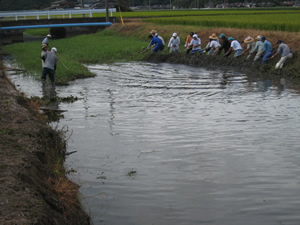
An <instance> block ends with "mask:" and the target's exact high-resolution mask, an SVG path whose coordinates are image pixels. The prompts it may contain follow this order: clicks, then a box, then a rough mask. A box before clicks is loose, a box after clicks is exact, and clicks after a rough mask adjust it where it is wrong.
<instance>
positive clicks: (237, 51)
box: [147, 30, 293, 69]
mask: <svg viewBox="0 0 300 225" xmlns="http://www.w3.org/2000/svg"><path fill="white" fill-rule="evenodd" d="M148 37H149V39H150V40H151V41H150V44H149V46H148V47H147V49H150V48H152V51H153V53H157V52H158V51H163V50H164V48H165V42H164V40H163V38H162V37H161V36H160V35H159V34H158V33H157V31H156V30H152V31H151V32H150V35H149V36H148ZM244 43H245V44H246V45H247V46H246V49H243V48H242V46H241V44H240V43H239V42H238V41H237V40H236V39H235V38H233V37H229V38H227V37H226V35H225V34H224V33H222V34H221V35H220V36H219V37H218V36H217V35H216V34H212V35H210V36H209V40H208V44H207V45H206V47H205V48H204V49H202V48H201V39H200V37H199V36H198V34H196V33H194V32H191V33H190V34H189V35H188V36H187V38H186V41H185V44H184V47H185V48H186V49H185V53H186V54H195V53H196V52H199V53H200V54H202V53H207V55H213V56H216V55H220V54H221V52H222V51H224V57H228V56H229V55H230V54H232V53H234V57H240V56H243V55H246V54H248V56H247V59H248V60H251V59H252V58H253V60H254V61H258V60H260V59H261V60H262V63H267V61H268V60H271V59H273V58H275V57H276V56H277V55H281V58H280V60H279V61H278V63H277V64H276V66H275V68H276V69H279V68H282V67H283V65H284V63H285V61H286V60H287V59H288V58H292V57H293V53H292V52H291V50H290V48H289V47H288V45H287V44H285V43H283V42H282V41H281V40H278V41H277V42H276V43H275V45H276V47H277V52H276V53H275V54H274V55H273V48H272V44H271V42H270V41H268V40H267V39H266V37H265V36H261V35H258V36H257V37H256V41H255V40H254V38H252V37H251V36H248V37H246V38H245V40H244ZM179 45H180V38H179V37H178V35H177V33H173V35H172V37H171V38H170V41H169V43H168V45H167V48H168V49H170V52H180V48H179Z"/></svg>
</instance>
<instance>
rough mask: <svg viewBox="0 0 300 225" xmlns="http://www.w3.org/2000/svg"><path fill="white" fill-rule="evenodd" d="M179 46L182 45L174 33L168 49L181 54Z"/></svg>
mask: <svg viewBox="0 0 300 225" xmlns="http://www.w3.org/2000/svg"><path fill="white" fill-rule="evenodd" d="M179 44H180V38H179V37H178V36H177V33H173V35H172V37H171V38H170V41H169V44H168V48H169V49H170V52H180V49H179Z"/></svg>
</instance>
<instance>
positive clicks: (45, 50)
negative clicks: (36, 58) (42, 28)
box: [41, 44, 48, 68]
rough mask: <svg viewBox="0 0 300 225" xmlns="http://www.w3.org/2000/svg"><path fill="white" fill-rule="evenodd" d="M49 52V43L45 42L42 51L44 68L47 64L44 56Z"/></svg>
mask: <svg viewBox="0 0 300 225" xmlns="http://www.w3.org/2000/svg"><path fill="white" fill-rule="evenodd" d="M47 52H48V45H47V44H43V45H42V52H41V59H42V68H44V65H45V61H44V60H43V58H44V56H45V55H46V54H47Z"/></svg>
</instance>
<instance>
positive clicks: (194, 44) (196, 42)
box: [188, 34, 202, 55]
mask: <svg viewBox="0 0 300 225" xmlns="http://www.w3.org/2000/svg"><path fill="white" fill-rule="evenodd" d="M188 48H189V49H191V50H192V52H191V55H193V54H195V53H196V52H200V54H201V53H202V49H201V39H200V38H199V37H198V35H197V34H193V39H192V40H191V42H190V43H189V45H188Z"/></svg>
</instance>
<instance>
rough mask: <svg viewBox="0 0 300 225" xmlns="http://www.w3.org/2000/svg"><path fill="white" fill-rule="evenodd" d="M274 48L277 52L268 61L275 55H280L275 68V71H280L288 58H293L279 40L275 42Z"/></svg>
mask: <svg viewBox="0 0 300 225" xmlns="http://www.w3.org/2000/svg"><path fill="white" fill-rule="evenodd" d="M276 46H277V48H278V49H277V52H276V53H275V54H274V55H273V56H272V57H271V58H270V59H273V58H275V57H276V56H277V55H281V58H280V60H279V61H278V63H276V66H275V69H279V68H280V69H281V68H282V67H283V64H284V63H285V61H286V60H287V59H288V58H290V59H291V58H293V53H292V52H291V50H290V48H289V46H288V45H287V44H285V43H283V42H282V41H281V40H278V41H277V42H276Z"/></svg>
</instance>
